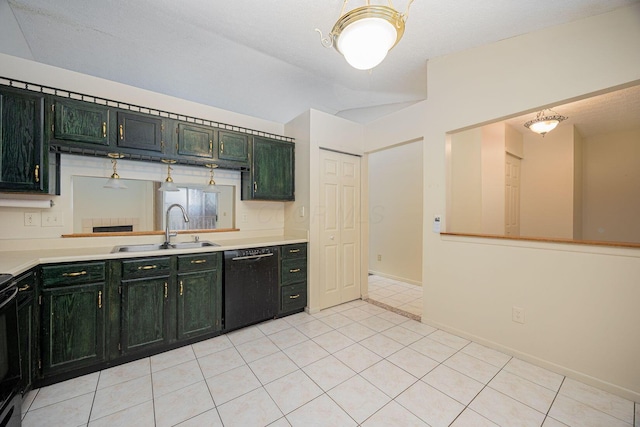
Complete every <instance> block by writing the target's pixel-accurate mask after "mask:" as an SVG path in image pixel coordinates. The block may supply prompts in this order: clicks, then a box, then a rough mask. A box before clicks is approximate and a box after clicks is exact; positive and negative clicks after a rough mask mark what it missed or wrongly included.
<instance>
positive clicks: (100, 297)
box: [98, 291, 102, 308]
mask: <svg viewBox="0 0 640 427" xmlns="http://www.w3.org/2000/svg"><path fill="white" fill-rule="evenodd" d="M98 308H102V291H98Z"/></svg>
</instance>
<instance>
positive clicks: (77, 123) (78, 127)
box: [51, 99, 110, 146]
mask: <svg viewBox="0 0 640 427" xmlns="http://www.w3.org/2000/svg"><path fill="white" fill-rule="evenodd" d="M51 113H52V114H53V119H52V120H51V122H52V123H51V128H52V131H53V132H52V133H53V138H52V139H53V140H55V141H72V145H82V144H77V143H78V142H79V143H86V144H88V145H89V146H91V145H98V146H100V145H102V146H108V145H109V125H110V123H109V119H110V114H109V113H110V111H109V108H108V107H106V106H102V105H98V104H93V103H89V102H83V101H74V100H70V99H54V100H53V101H52V102H51Z"/></svg>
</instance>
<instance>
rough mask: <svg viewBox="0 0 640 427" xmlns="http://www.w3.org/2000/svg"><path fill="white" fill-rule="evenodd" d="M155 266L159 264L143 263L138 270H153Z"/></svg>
mask: <svg viewBox="0 0 640 427" xmlns="http://www.w3.org/2000/svg"><path fill="white" fill-rule="evenodd" d="M154 268H158V266H157V265H141V266H140V267H138V270H153V269H154Z"/></svg>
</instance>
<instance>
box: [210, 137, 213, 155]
mask: <svg viewBox="0 0 640 427" xmlns="http://www.w3.org/2000/svg"><path fill="white" fill-rule="evenodd" d="M209 152H210V153H213V141H212V140H209Z"/></svg>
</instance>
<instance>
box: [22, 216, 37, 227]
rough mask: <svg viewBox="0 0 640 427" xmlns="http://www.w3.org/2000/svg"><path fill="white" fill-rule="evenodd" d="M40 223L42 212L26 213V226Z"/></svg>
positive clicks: (34, 225) (35, 225)
mask: <svg viewBox="0 0 640 427" xmlns="http://www.w3.org/2000/svg"><path fill="white" fill-rule="evenodd" d="M38 224H40V214H39V213H31V212H25V214H24V225H25V226H26V227H37V226H38Z"/></svg>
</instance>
